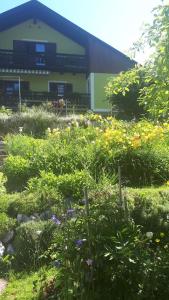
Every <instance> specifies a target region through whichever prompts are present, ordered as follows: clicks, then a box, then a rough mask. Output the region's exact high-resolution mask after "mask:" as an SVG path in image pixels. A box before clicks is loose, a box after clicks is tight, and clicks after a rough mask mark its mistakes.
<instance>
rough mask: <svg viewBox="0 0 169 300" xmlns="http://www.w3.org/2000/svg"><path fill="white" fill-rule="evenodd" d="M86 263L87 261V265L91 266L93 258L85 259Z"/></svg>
mask: <svg viewBox="0 0 169 300" xmlns="http://www.w3.org/2000/svg"><path fill="white" fill-rule="evenodd" d="M86 263H87V265H88V266H92V264H93V260H92V259H90V258H88V259H87V260H86Z"/></svg>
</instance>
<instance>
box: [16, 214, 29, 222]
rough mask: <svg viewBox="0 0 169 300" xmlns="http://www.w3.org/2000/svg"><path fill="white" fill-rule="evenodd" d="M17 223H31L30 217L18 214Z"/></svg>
mask: <svg viewBox="0 0 169 300" xmlns="http://www.w3.org/2000/svg"><path fill="white" fill-rule="evenodd" d="M17 221H18V222H19V223H26V222H29V221H31V219H30V217H28V216H26V215H22V214H18V215H17Z"/></svg>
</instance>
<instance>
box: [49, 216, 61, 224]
mask: <svg viewBox="0 0 169 300" xmlns="http://www.w3.org/2000/svg"><path fill="white" fill-rule="evenodd" d="M51 220H52V221H53V222H54V223H55V224H57V225H60V224H61V221H60V220H59V219H58V218H57V217H56V216H55V215H53V216H52V217H51Z"/></svg>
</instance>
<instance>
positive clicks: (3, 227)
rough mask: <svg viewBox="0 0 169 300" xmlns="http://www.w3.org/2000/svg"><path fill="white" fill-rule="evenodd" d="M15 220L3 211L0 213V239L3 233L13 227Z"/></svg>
mask: <svg viewBox="0 0 169 300" xmlns="http://www.w3.org/2000/svg"><path fill="white" fill-rule="evenodd" d="M15 223H16V222H15V220H14V219H11V218H9V217H8V216H7V215H6V214H5V213H0V239H2V238H3V237H4V235H5V234H6V233H7V232H8V231H10V230H11V229H13V228H14V226H15Z"/></svg>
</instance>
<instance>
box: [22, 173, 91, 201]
mask: <svg viewBox="0 0 169 300" xmlns="http://www.w3.org/2000/svg"><path fill="white" fill-rule="evenodd" d="M93 185H94V180H93V179H92V177H91V176H90V174H89V173H88V172H86V171H81V172H80V171H75V172H74V173H73V174H65V175H60V176H56V175H54V174H53V173H45V172H42V173H41V177H40V178H33V179H31V180H30V181H29V183H28V188H29V190H30V191H39V192H40V191H41V192H42V191H44V192H45V191H47V190H48V189H49V190H50V189H55V191H56V192H57V193H59V194H61V195H62V196H63V197H68V198H71V197H72V198H73V199H80V198H82V197H83V195H84V188H85V187H88V188H89V187H92V186H93Z"/></svg>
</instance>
